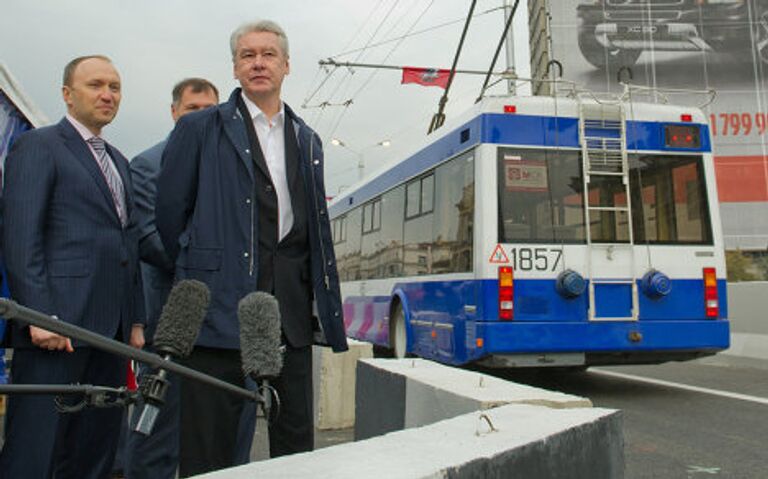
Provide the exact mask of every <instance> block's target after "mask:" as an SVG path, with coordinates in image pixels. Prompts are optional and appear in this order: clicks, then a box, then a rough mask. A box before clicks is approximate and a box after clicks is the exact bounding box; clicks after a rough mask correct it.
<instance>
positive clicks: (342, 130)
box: [0, 0, 527, 194]
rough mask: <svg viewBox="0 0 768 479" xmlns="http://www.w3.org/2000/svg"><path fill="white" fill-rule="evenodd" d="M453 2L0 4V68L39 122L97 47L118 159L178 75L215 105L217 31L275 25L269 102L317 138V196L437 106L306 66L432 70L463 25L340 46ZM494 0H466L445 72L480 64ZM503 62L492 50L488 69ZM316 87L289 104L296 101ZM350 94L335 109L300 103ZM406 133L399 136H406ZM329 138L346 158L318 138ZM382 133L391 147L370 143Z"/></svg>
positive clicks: (164, 126)
mask: <svg viewBox="0 0 768 479" xmlns="http://www.w3.org/2000/svg"><path fill="white" fill-rule="evenodd" d="M469 3H470V2H468V1H466V0H322V1H310V0H272V1H266V0H219V1H211V0H132V1H119V0H98V1H97V0H90V1H88V0H2V4H1V5H2V7H0V8H2V10H0V62H2V63H4V64H5V65H6V67H7V68H8V69H9V70H10V72H11V73H12V74H13V75H14V76H15V78H16V80H17V81H18V82H19V84H20V85H21V87H22V89H23V90H24V92H25V93H26V95H27V96H28V97H29V98H30V99H31V100H32V102H33V103H34V104H36V105H37V107H38V108H39V109H41V110H42V111H43V112H44V113H45V114H46V115H47V116H48V117H49V119H50V120H51V121H52V122H56V121H58V120H59V118H60V117H61V116H62V115H63V114H64V111H65V110H64V104H63V102H62V100H61V93H60V87H61V72H62V69H63V67H64V65H65V64H66V63H67V62H68V61H69V60H70V59H72V58H74V57H76V56H79V55H85V54H91V53H100V54H106V55H108V56H110V57H111V58H112V60H113V61H114V63H115V64H116V66H117V68H118V70H119V72H120V74H121V76H122V80H123V100H122V104H121V106H120V112H119V113H118V116H117V119H116V120H115V121H114V122H113V124H112V125H110V126H109V127H107V128H106V129H105V132H104V133H105V136H106V137H107V138H108V139H109V141H110V142H112V143H113V144H115V145H116V146H117V147H118V148H120V149H121V150H122V151H123V153H125V154H126V155H127V156H128V157H132V156H134V155H135V154H137V153H139V152H140V151H142V150H144V149H146V148H148V147H150V146H151V145H153V144H154V143H156V142H157V141H159V140H161V139H162V138H163V137H164V136H165V135H167V134H168V132H169V131H170V130H171V128H172V127H173V123H172V121H171V118H170V92H171V89H172V87H173V85H174V84H175V83H176V82H177V81H178V80H180V79H182V78H184V77H188V76H202V77H205V78H208V79H209V80H211V81H212V82H213V83H214V84H216V86H217V87H218V88H219V90H220V91H221V94H222V100H225V99H226V98H227V97H228V96H229V93H230V92H231V90H232V89H233V88H234V87H235V86H237V85H236V82H235V80H234V79H233V76H232V64H231V60H230V54H229V45H228V41H229V35H230V33H231V31H232V30H233V29H234V28H236V27H237V26H238V25H239V24H240V23H242V22H245V21H250V20H254V19H258V18H268V19H271V20H274V21H277V22H278V23H279V24H281V25H282V26H283V28H284V29H285V30H286V32H287V34H288V38H289V41H290V49H291V52H290V53H291V58H290V61H291V73H290V75H289V76H288V77H287V79H286V81H285V83H284V84H283V99H284V100H285V101H286V102H287V103H288V104H289V105H291V106H292V107H293V108H294V110H296V111H297V112H298V113H299V115H301V116H303V117H304V118H305V120H307V121H308V123H309V124H310V125H311V126H312V127H313V128H315V129H316V130H317V131H318V133H319V134H320V136H321V138H322V139H323V141H324V142H325V144H326V146H325V151H326V158H327V160H328V161H327V165H328V166H327V167H326V178H327V187H328V193H329V194H334V193H336V191H337V190H338V188H339V187H341V186H342V185H348V184H350V183H352V182H354V181H355V179H356V175H357V172H356V168H355V165H356V163H357V158H358V156H357V155H358V154H360V155H362V157H363V158H364V161H365V163H366V164H367V165H368V166H369V170H368V171H371V169H372V167H373V166H374V165H378V164H381V163H382V162H383V161H387V160H391V157H392V156H393V155H396V154H397V152H399V150H401V149H402V148H403V146H404V144H403V143H405V140H401V138H404V136H406V135H409V136H412V134H413V133H412V132H422V131H425V130H426V128H427V126H428V123H429V119H430V117H431V115H432V114H433V113H434V112H435V111H436V110H437V104H438V100H439V98H440V96H441V94H442V90H441V89H439V88H434V87H430V88H425V87H419V86H416V85H405V86H403V85H400V72H398V71H392V70H379V71H376V72H375V71H373V70H368V69H355V70H354V71H352V72H350V71H349V70H348V69H339V70H336V71H334V72H333V74H332V75H331V76H330V78H329V79H327V81H325V82H324V83H323V81H324V80H325V78H326V76H327V75H326V73H325V72H324V71H322V70H321V69H320V68H319V67H318V64H317V62H318V60H320V59H322V58H328V57H331V56H335V58H337V59H338V60H340V61H357V62H363V63H386V64H389V65H407V66H425V67H445V68H448V67H450V65H451V62H452V60H453V55H454V53H455V49H456V46H457V44H458V40H459V36H460V34H461V29H462V27H463V21H458V22H456V23H453V24H451V25H449V26H445V27H442V28H437V29H433V30H431V31H429V32H428V33H423V34H419V35H415V36H412V37H410V38H408V39H405V40H403V41H401V42H390V43H386V44H384V45H382V46H379V47H376V48H369V49H367V50H365V51H364V52H362V53H359V52H357V53H352V54H348V55H343V56H336V55H338V54H340V53H342V52H345V51H349V50H353V49H355V48H360V47H363V46H365V45H366V44H371V45H372V44H375V43H378V42H381V41H383V40H387V39H392V38H397V37H399V36H401V35H403V34H405V33H406V32H409V31H412V32H418V31H421V30H425V29H430V28H432V27H435V26H438V25H442V24H445V23H448V22H451V21H455V20H462V19H463V17H465V16H466V14H467V12H468V9H469ZM502 3H503V1H502V0H478V2H477V7H476V9H475V13H476V14H481V15H479V16H477V17H476V18H475V20H474V21H473V24H472V25H471V27H470V30H469V33H468V37H467V43H466V47H465V50H464V52H463V53H462V57H461V59H460V63H459V67H460V68H466V69H478V70H485V69H487V67H488V65H489V63H490V61H491V57H492V55H493V50H494V48H495V45H496V42H497V41H498V35H500V33H501V30H502V27H503V23H504V16H503V12H502V11H501V10H496V11H492V12H490V13H485V14H483V12H488V11H489V10H492V9H496V8H498V7H500V6H501V5H502ZM526 4H527V2H525V1H521V2H520V10H521V11H520V12H519V14H518V15H517V16H516V31H517V35H516V36H517V37H518V38H520V40H519V41H518V42H517V45H516V47H517V48H516V51H517V54H516V56H517V61H518V71H521V70H523V71H527V67H525V62H527V45H525V44H524V39H525V38H527V32H526V31H525V21H526V20H525V15H524V13H525V12H524V11H522V10H524V9H525V7H526ZM504 67H505V63H504V55H503V54H502V56H501V58H500V65H499V67H497V70H501V69H503V68H504ZM482 80H483V78H482V77H480V76H461V77H458V78H457V80H456V81H455V83H454V86H453V88H452V90H451V94H450V102H449V104H448V108H447V113H448V115H449V117H450V116H451V115H456V114H459V113H461V111H463V110H464V109H466V108H467V107H468V106H470V105H471V104H472V102H473V100H474V98H476V97H477V94H478V92H479V88H480V86H481V85H482ZM314 92H316V94H315V95H314V96H313V97H312V98H311V100H310V101H309V102H307V104H308V105H309V106H310V107H309V108H302V105H303V104H304V103H305V100H306V99H307V98H308V97H309V96H310V95H311V94H312V93H314ZM350 99H351V100H352V104H351V106H349V108H346V109H345V108H343V107H338V106H330V107H327V108H324V109H320V108H312V107H311V106H312V105H318V104H320V103H323V102H330V103H342V102H344V101H346V100H350ZM409 132H411V133H409ZM332 137H337V138H340V139H342V140H343V141H344V142H345V143H346V144H347V145H348V146H349V147H350V148H351V149H353V150H355V151H356V152H357V153H353V152H352V151H349V150H347V149H344V148H340V147H336V146H332V145H331V144H330V140H331V138H332ZM385 139H388V140H391V141H392V144H393V147H392V148H390V149H386V150H384V149H383V148H382V147H379V146H376V144H377V143H378V142H380V141H381V140H385Z"/></svg>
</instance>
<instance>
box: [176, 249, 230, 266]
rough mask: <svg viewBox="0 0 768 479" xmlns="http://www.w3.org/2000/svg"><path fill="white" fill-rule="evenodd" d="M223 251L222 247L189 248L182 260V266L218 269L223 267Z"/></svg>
mask: <svg viewBox="0 0 768 479" xmlns="http://www.w3.org/2000/svg"><path fill="white" fill-rule="evenodd" d="M221 253H222V249H221V248H189V249H188V250H187V254H186V257H185V258H184V259H183V260H182V261H181V267H183V268H186V269H198V270H202V271H218V270H219V269H220V268H221ZM180 259H181V258H180Z"/></svg>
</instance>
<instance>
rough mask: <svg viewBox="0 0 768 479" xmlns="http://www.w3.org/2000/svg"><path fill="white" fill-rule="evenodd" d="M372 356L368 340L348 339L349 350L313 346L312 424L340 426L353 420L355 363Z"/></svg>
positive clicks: (340, 427) (322, 427) (316, 425)
mask: <svg viewBox="0 0 768 479" xmlns="http://www.w3.org/2000/svg"><path fill="white" fill-rule="evenodd" d="M371 357H373V347H372V346H371V344H370V343H364V342H361V341H354V340H349V350H348V351H346V352H343V353H334V352H333V351H332V350H331V349H330V348H320V347H315V348H314V349H313V369H314V370H313V380H314V381H313V382H314V390H315V391H314V409H315V427H316V428H318V429H323V430H325V429H343V428H348V427H352V426H353V425H354V423H355V375H356V369H355V367H356V363H357V360H358V359H361V358H371Z"/></svg>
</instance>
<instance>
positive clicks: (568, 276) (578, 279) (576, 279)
mask: <svg viewBox="0 0 768 479" xmlns="http://www.w3.org/2000/svg"><path fill="white" fill-rule="evenodd" d="M555 284H556V288H557V292H558V293H560V294H561V295H563V296H565V297H566V298H575V297H577V296H580V295H581V294H582V293H583V292H584V290H585V289H586V288H587V282H586V281H585V280H584V277H583V276H582V275H580V274H579V273H577V272H576V271H574V270H572V269H566V270H565V271H563V272H562V273H560V274H559V275H557V282H556V283H555Z"/></svg>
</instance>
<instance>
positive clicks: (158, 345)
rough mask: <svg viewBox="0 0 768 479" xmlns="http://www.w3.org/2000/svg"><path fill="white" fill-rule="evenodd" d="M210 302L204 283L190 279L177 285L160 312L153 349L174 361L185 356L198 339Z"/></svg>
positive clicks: (209, 295)
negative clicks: (165, 354) (174, 358)
mask: <svg viewBox="0 0 768 479" xmlns="http://www.w3.org/2000/svg"><path fill="white" fill-rule="evenodd" d="M210 300H211V294H210V292H209V291H208V287H207V286H206V285H205V284H204V283H202V282H200V281H197V280H193V279H185V280H182V281H179V282H178V283H176V285H175V286H174V287H173V289H171V292H170V293H169V294H168V300H167V301H166V302H165V305H164V306H163V311H162V312H161V313H160V320H159V321H158V324H157V330H156V331H155V338H154V341H155V349H156V350H157V351H159V352H161V353H168V354H171V355H172V356H175V357H177V358H183V357H186V356H188V355H189V353H191V352H192V348H193V347H194V345H195V341H196V340H197V335H198V333H199V332H200V327H201V326H202V324H203V319H205V315H206V312H207V311H208V303H209V302H210Z"/></svg>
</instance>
